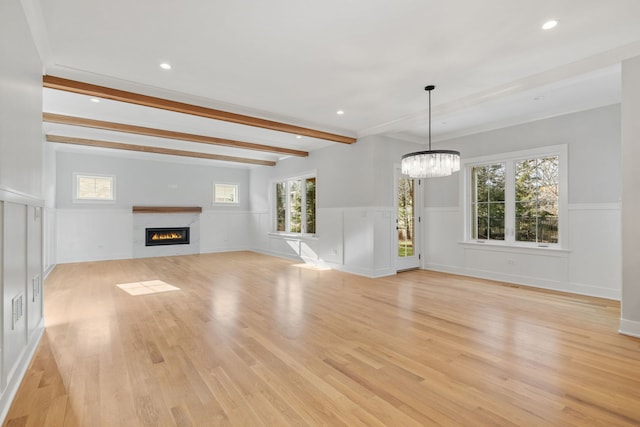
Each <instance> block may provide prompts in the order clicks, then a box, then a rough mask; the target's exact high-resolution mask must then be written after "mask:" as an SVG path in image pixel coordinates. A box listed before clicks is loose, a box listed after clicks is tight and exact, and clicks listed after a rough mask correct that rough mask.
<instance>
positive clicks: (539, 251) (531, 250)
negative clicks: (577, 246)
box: [458, 241, 571, 257]
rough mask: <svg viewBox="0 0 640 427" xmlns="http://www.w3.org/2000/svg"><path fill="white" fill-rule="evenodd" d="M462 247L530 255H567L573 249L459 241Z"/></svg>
mask: <svg viewBox="0 0 640 427" xmlns="http://www.w3.org/2000/svg"><path fill="white" fill-rule="evenodd" d="M458 244H459V245H460V246H462V247H465V248H469V249H482V250H488V251H494V252H510V253H514V252H517V253H522V254H530V255H544V256H556V257H567V256H569V253H570V252H571V250H569V249H565V248H560V247H558V246H528V245H526V246H525V245H514V244H501V243H489V242H486V243H480V242H472V241H467V242H458Z"/></svg>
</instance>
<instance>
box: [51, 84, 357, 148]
mask: <svg viewBox="0 0 640 427" xmlns="http://www.w3.org/2000/svg"><path fill="white" fill-rule="evenodd" d="M42 85H43V87H45V88H50V89H57V90H63V91H66V92H73V93H78V94H82V95H87V96H95V97H99V98H104V99H111V100H114V101H120V102H127V103H130V104H136V105H143V106H146V107H153V108H159V109H162V110H168V111H173V112H177V113H184V114H191V115H194V116H200V117H206V118H209V119H214V120H222V121H225V122H231V123H237V124H241V125H246V126H253V127H258V128H263V129H270V130H274V131H279V132H285V133H291V134H294V135H301V136H308V137H310V138H317V139H323V140H326V141H333V142H340V143H343V144H353V143H355V142H356V138H352V137H349V136H345V135H339V134H334V133H329V132H324V131H320V130H316V129H310V128H305V127H301V126H295V125H291V124H287V123H281V122H276V121H273V120H266V119H260V118H257V117H251V116H246V115H243V114H236V113H230V112H228V111H222V110H216V109H213V108H208V107H201V106H198V105H193V104H187V103H183V102H178V101H172V100H169V99H164V98H157V97H154V96H149V95H142V94H139V93H134V92H127V91H124V90H119V89H113V88H108V87H105V86H98V85H93V84H90V83H84V82H79V81H76V80H69V79H64V78H61V77H55V76H49V75H45V76H43V78H42Z"/></svg>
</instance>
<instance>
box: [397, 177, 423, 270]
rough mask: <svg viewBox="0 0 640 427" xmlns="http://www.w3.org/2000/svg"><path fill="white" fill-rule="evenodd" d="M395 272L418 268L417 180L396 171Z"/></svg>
mask: <svg viewBox="0 0 640 427" xmlns="http://www.w3.org/2000/svg"><path fill="white" fill-rule="evenodd" d="M395 181H396V230H397V243H396V250H395V252H396V270H398V271H400V270H408V269H412V268H418V267H419V266H420V258H419V254H420V252H419V244H418V242H419V239H418V236H419V235H418V234H417V231H418V230H417V227H416V225H417V224H418V222H417V221H416V208H417V207H418V206H419V205H418V204H417V203H416V201H417V192H416V187H417V185H418V180H415V179H412V178H409V177H406V176H403V175H402V174H400V171H399V170H397V171H396V179H395Z"/></svg>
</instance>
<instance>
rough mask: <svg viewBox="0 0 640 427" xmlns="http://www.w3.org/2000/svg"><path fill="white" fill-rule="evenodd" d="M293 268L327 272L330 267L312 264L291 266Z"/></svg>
mask: <svg viewBox="0 0 640 427" xmlns="http://www.w3.org/2000/svg"><path fill="white" fill-rule="evenodd" d="M293 267H298V268H306V269H307V270H316V271H327V270H331V268H330V267H326V266H323V265H313V264H304V263H303V264H293Z"/></svg>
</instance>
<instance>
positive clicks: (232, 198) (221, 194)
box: [213, 184, 240, 205]
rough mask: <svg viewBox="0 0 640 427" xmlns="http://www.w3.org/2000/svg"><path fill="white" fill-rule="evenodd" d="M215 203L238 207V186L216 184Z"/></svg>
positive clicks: (214, 187) (214, 186)
mask: <svg viewBox="0 0 640 427" xmlns="http://www.w3.org/2000/svg"><path fill="white" fill-rule="evenodd" d="M213 203H222V204H232V205H237V204H238V203H240V202H239V201H238V185H237V184H214V185H213Z"/></svg>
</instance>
